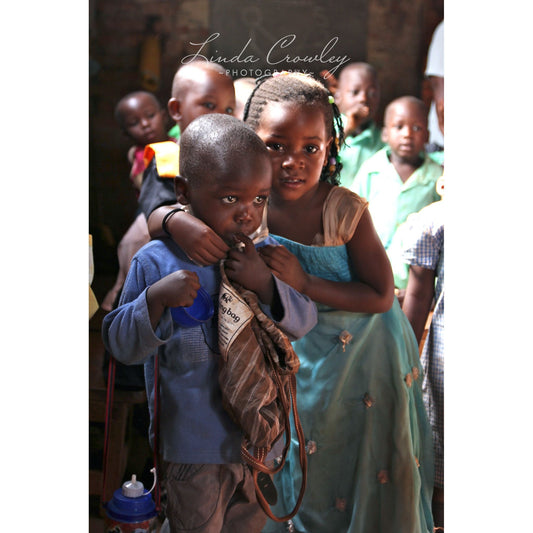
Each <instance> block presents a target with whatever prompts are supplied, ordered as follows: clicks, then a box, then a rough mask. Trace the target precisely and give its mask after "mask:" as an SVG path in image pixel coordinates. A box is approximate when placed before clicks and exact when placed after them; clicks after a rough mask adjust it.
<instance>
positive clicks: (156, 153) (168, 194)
mask: <svg viewBox="0 0 533 533" xmlns="http://www.w3.org/2000/svg"><path fill="white" fill-rule="evenodd" d="M167 108H168V112H169V115H170V117H171V118H172V120H173V121H174V122H175V123H176V124H178V126H179V129H180V135H183V133H184V132H185V130H186V128H187V126H188V125H189V124H190V123H191V122H192V121H193V120H194V119H195V118H196V117H199V116H200V115H205V114H209V113H223V114H227V115H233V114H234V110H235V89H234V88H233V80H232V79H231V77H230V76H228V74H227V73H226V69H224V68H223V67H222V66H221V65H219V64H217V63H212V62H209V61H204V60H196V61H192V62H190V63H187V64H185V65H182V66H181V67H180V68H178V70H177V71H176V74H175V75H174V80H173V82H172V91H171V97H170V99H169V101H168V104H167ZM178 145H179V141H178ZM178 145H176V144H175V143H168V142H167V143H156V144H152V145H149V146H148V147H147V149H146V151H145V154H144V158H145V162H146V163H147V169H146V172H145V173H144V178H143V185H142V188H141V194H140V196H139V205H140V208H141V211H142V212H143V213H144V214H145V216H146V218H147V219H148V218H149V216H150V213H151V212H152V211H153V210H154V209H155V208H156V207H158V206H159V205H164V204H169V203H173V202H175V193H174V177H175V176H177V175H178V174H179V168H178V153H179V148H178ZM169 198H170V199H171V200H169ZM148 223H149V220H148Z"/></svg>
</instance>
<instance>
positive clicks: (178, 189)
mask: <svg viewBox="0 0 533 533" xmlns="http://www.w3.org/2000/svg"><path fill="white" fill-rule="evenodd" d="M174 192H175V193H176V199H177V200H178V202H179V203H180V204H182V205H187V204H189V203H190V202H189V182H188V181H187V178H184V177H183V176H176V177H175V178H174Z"/></svg>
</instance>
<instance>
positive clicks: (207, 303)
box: [170, 287, 215, 328]
mask: <svg viewBox="0 0 533 533" xmlns="http://www.w3.org/2000/svg"><path fill="white" fill-rule="evenodd" d="M214 312H215V307H214V305H213V301H212V300H211V296H209V294H208V293H207V292H206V291H205V290H204V289H202V288H201V287H200V288H199V289H198V293H197V294H196V298H195V299H194V302H193V304H192V305H190V306H189V307H171V308H170V314H171V315H172V318H173V319H174V322H176V323H177V324H179V325H180V326H182V327H184V328H192V327H194V326H199V325H200V324H202V323H203V322H207V321H208V320H209V319H210V318H211V317H212V316H213V313H214Z"/></svg>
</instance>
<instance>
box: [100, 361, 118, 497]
mask: <svg viewBox="0 0 533 533" xmlns="http://www.w3.org/2000/svg"><path fill="white" fill-rule="evenodd" d="M115 371H116V364H115V358H114V357H113V356H112V355H110V357H109V363H108V366H107V391H106V400H105V419H104V451H103V454H102V503H107V501H108V500H107V494H106V479H107V455H108V453H109V432H110V430H109V426H110V425H111V414H112V411H113V391H114V389H115Z"/></svg>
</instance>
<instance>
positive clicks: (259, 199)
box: [254, 196, 267, 205]
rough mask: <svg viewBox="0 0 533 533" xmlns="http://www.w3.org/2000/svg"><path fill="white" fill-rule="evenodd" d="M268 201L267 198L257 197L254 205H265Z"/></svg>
mask: <svg viewBox="0 0 533 533" xmlns="http://www.w3.org/2000/svg"><path fill="white" fill-rule="evenodd" d="M266 201H267V197H266V196H256V197H255V199H254V204H256V205H263V204H264V203H265V202H266Z"/></svg>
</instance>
